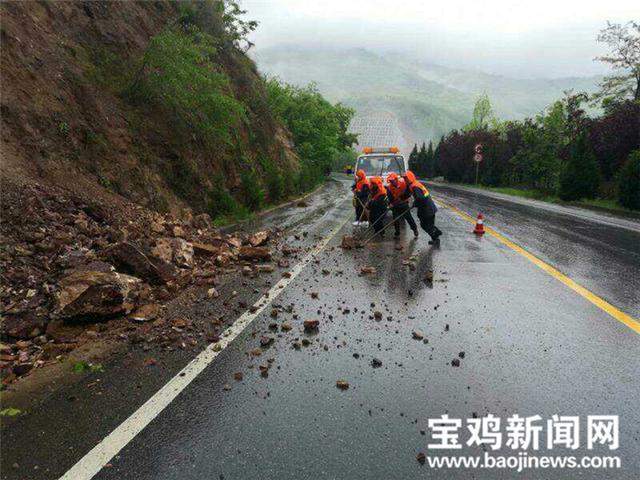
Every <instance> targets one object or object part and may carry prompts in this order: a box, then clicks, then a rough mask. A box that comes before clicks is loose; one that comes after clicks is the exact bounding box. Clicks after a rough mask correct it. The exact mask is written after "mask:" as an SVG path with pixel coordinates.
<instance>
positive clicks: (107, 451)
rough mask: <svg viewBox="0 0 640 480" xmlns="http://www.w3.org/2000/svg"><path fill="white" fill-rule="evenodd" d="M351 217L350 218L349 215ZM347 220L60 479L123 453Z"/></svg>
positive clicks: (82, 479)
mask: <svg viewBox="0 0 640 480" xmlns="http://www.w3.org/2000/svg"><path fill="white" fill-rule="evenodd" d="M347 220H348V217H347ZM347 220H345V221H343V222H341V223H340V225H338V227H336V228H335V229H334V230H332V231H331V232H330V233H329V235H327V236H326V237H325V238H323V239H322V240H321V241H320V242H319V243H318V244H317V245H316V247H315V248H314V249H313V250H312V251H311V252H309V253H308V254H307V255H306V256H305V257H304V258H303V259H302V260H301V261H300V262H299V263H298V264H296V265H295V266H294V267H293V269H291V276H290V277H289V278H285V277H283V278H281V279H280V281H279V282H278V283H276V284H275V285H274V286H273V287H271V289H270V290H269V291H268V292H267V293H265V294H264V295H263V296H262V297H260V299H259V300H258V301H257V302H256V303H255V304H254V307H256V308H257V310H256V311H255V312H253V313H251V312H250V311H248V310H247V311H246V312H245V313H244V314H242V315H241V316H240V317H239V318H238V319H237V320H236V321H235V322H234V323H233V325H231V326H230V327H229V328H228V329H227V330H225V331H224V332H223V334H222V335H221V338H220V341H219V342H218V343H215V344H213V343H212V344H210V345H209V346H207V348H205V349H204V350H203V351H202V352H200V353H199V354H198V356H197V357H195V358H194V359H193V360H191V362H189V364H188V365H187V366H186V367H184V368H183V369H182V370H181V371H180V372H178V374H177V375H176V376H175V377H173V378H172V379H171V380H169V382H167V383H166V384H165V385H164V386H163V387H162V388H161V389H160V390H158V391H157V392H156V393H155V395H153V396H152V397H151V398H150V399H149V400H147V401H146V402H145V403H144V404H143V405H142V406H141V407H140V408H138V410H136V411H135V412H134V413H133V414H132V415H131V416H130V417H129V418H127V419H126V420H125V421H124V422H123V423H121V424H120V425H119V426H118V427H117V428H116V429H115V430H114V431H112V432H111V433H110V434H109V435H107V436H106V437H105V438H104V439H103V440H102V441H101V442H100V443H99V444H98V445H96V446H95V447H94V448H93V449H92V450H91V451H89V452H88V453H87V454H86V455H85V456H84V457H82V458H81V459H80V460H79V461H78V463H76V464H75V465H74V466H73V467H71V469H70V470H69V471H67V473H65V474H64V475H63V476H62V477H60V480H89V479H91V478H93V477H94V475H96V474H97V473H98V472H99V471H100V470H101V469H102V468H103V467H104V466H105V465H106V464H107V463H109V461H110V460H111V459H112V458H113V457H114V456H115V455H117V454H118V452H120V450H122V449H123V448H124V447H125V446H126V445H127V444H128V443H129V442H130V441H131V440H133V438H134V437H135V436H136V435H137V434H138V433H140V432H141V431H142V430H143V429H144V428H145V427H146V426H147V425H148V424H149V423H150V422H151V421H152V420H153V419H154V418H156V417H157V416H158V415H159V414H160V413H161V412H162V411H163V410H164V409H165V408H166V407H167V406H168V405H169V404H170V403H171V402H172V401H173V399H174V398H176V397H177V396H178V395H179V394H180V392H182V391H183V390H184V389H185V388H186V387H187V386H188V385H189V384H190V383H191V382H192V381H193V380H194V379H195V378H196V377H197V376H198V374H200V372H202V371H203V370H204V369H205V368H206V367H207V366H208V365H209V364H210V363H211V362H213V361H214V360H215V359H216V357H217V356H218V355H219V354H220V352H221V351H222V350H224V348H225V347H227V346H228V345H229V344H230V343H231V342H232V341H233V340H234V339H235V338H236V337H237V336H238V335H240V333H242V331H243V330H244V329H245V328H247V327H248V326H249V325H250V324H251V322H252V321H253V320H254V319H255V318H256V317H257V316H258V315H260V313H261V312H262V311H263V310H264V309H265V308H266V307H267V306H268V305H269V304H270V303H271V302H273V301H274V300H275V299H276V298H277V297H278V296H279V295H280V294H281V293H282V292H283V291H284V289H285V287H286V286H287V285H289V284H290V283H291V282H293V280H294V279H295V278H296V277H297V276H298V275H299V274H300V272H302V270H303V269H304V267H306V266H307V265H308V264H309V262H311V260H313V258H314V257H315V256H316V255H318V254H319V253H320V252H321V251H322V249H323V248H324V247H326V246H327V244H328V243H329V242H330V241H331V239H332V238H333V237H334V236H335V235H336V234H337V233H338V232H339V231H340V229H341V228H342V227H343V226H344V224H345V223H346V222H347Z"/></svg>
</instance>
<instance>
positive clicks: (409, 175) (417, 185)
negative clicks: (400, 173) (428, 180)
mask: <svg viewBox="0 0 640 480" xmlns="http://www.w3.org/2000/svg"><path fill="white" fill-rule="evenodd" d="M405 176H406V177H407V180H408V181H409V188H410V189H411V191H412V192H413V190H414V189H416V188H419V189H420V190H422V193H424V196H425V197H426V196H427V195H429V190H427V187H425V186H424V185H422V184H421V183H420V182H419V181H418V180H417V179H416V176H415V174H414V173H413V172H412V171H411V170H407V173H406V175H405Z"/></svg>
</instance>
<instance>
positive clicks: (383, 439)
mask: <svg viewBox="0 0 640 480" xmlns="http://www.w3.org/2000/svg"><path fill="white" fill-rule="evenodd" d="M433 190H434V196H435V197H436V199H437V198H438V196H439V195H440V196H441V198H442V199H443V200H445V201H446V202H448V203H451V204H454V205H456V206H457V207H459V208H461V209H463V210H465V211H468V212H469V213H473V211H474V209H476V208H477V207H481V208H482V209H483V213H485V215H486V216H487V220H488V222H491V225H492V226H494V227H495V228H497V229H498V230H500V231H502V232H503V233H505V234H507V235H509V236H510V238H512V239H513V240H515V241H517V243H519V244H521V245H523V246H525V247H527V248H528V249H529V250H530V251H532V252H533V253H535V254H536V255H538V256H540V257H541V258H543V259H544V260H545V261H548V262H549V263H551V264H552V265H554V266H556V267H557V268H558V269H560V270H561V271H563V272H564V273H566V274H567V275H569V276H570V277H571V278H573V279H574V280H576V281H578V282H579V283H582V284H583V285H584V286H585V287H587V288H589V289H590V290H591V291H593V292H595V293H597V294H598V295H601V296H602V297H603V298H605V299H607V300H608V301H609V302H611V303H613V304H614V305H615V306H617V307H619V308H620V309H622V310H624V311H625V312H627V313H630V314H631V315H632V316H634V317H635V318H638V317H639V316H640V315H639V313H638V312H639V309H640V300H639V298H638V291H639V290H638V281H639V280H638V277H639V273H640V251H639V250H640V241H639V239H640V233H638V232H634V231H633V229H629V228H621V229H618V230H612V227H611V225H609V226H608V227H607V228H605V227H604V226H603V225H604V224H603V223H598V222H597V221H595V220H593V221H588V220H585V219H580V218H578V217H575V216H569V215H563V214H561V213H560V212H551V211H540V210H539V209H534V208H532V207H526V206H523V205H513V204H510V203H508V202H505V201H500V200H496V199H484V198H482V199H481V198H479V197H478V198H469V196H468V195H467V194H466V192H462V193H458V192H457V191H453V190H448V191H444V190H438V189H437V188H434V189H433ZM345 193H346V186H345ZM481 202H484V203H481ZM485 206H486V209H485ZM350 217H351V208H350V204H349V202H344V203H342V204H337V205H335V204H331V205H329V206H328V207H327V208H326V209H325V210H324V211H323V212H321V213H320V214H319V215H318V216H316V217H315V218H314V219H313V220H312V223H311V224H309V223H306V224H301V225H300V228H304V229H305V231H308V238H309V239H310V242H311V243H313V242H314V241H318V240H319V239H320V238H322V237H324V236H325V235H327V233H328V232H329V231H331V230H332V229H333V228H335V227H336V226H338V225H340V224H341V223H342V222H344V221H345V220H347V219H348V220H350V219H351V218H350ZM286 219H287V221H289V222H291V223H292V225H294V226H295V219H293V217H286ZM523 219H525V220H527V221H526V222H522V220H523ZM437 224H438V225H439V227H440V228H441V229H442V230H443V231H444V232H445V236H444V237H443V240H442V244H441V247H440V248H439V249H436V248H433V247H431V246H429V245H428V244H427V240H428V238H427V236H426V235H424V234H423V235H421V236H420V238H419V239H418V240H417V241H414V240H413V239H412V238H411V237H410V236H409V235H407V233H406V232H405V233H404V234H403V237H402V239H401V240H400V242H399V243H400V244H401V245H402V246H403V249H402V250H397V249H395V245H396V243H395V242H394V241H393V239H391V238H389V237H387V238H386V239H385V240H383V241H376V242H372V243H370V244H369V245H368V246H367V247H366V248H364V249H357V250H350V251H343V250H341V249H340V248H338V247H337V245H338V244H339V242H340V239H341V237H342V235H343V234H349V233H351V230H352V227H351V226H350V224H347V225H345V226H344V227H343V229H342V230H341V231H340V232H339V233H338V234H337V235H336V236H335V237H334V238H333V240H332V241H331V242H330V243H329V246H328V247H327V248H325V249H324V250H323V251H322V252H321V253H320V254H319V255H318V257H317V260H318V262H317V263H314V262H312V263H311V264H309V265H308V266H307V267H306V268H305V269H304V270H303V271H302V273H301V274H300V275H299V276H298V277H297V278H295V280H294V281H293V282H292V283H291V284H290V285H289V286H288V287H287V288H286V289H284V291H282V293H281V294H280V295H279V296H278V297H277V298H276V299H275V300H274V302H273V305H274V306H276V307H279V308H280V313H279V314H278V317H277V319H276V320H275V321H276V322H277V323H282V322H283V321H288V322H290V323H291V324H292V325H293V330H291V331H289V332H282V331H278V333H276V334H273V333H270V332H271V331H270V330H269V324H270V323H272V322H273V321H274V319H273V318H271V317H270V311H271V307H269V308H267V309H265V311H264V312H263V313H262V314H261V315H260V316H259V317H258V318H257V319H256V320H255V321H254V323H253V324H251V325H250V326H249V327H248V328H247V329H246V330H245V331H244V332H243V333H242V334H241V335H240V336H239V337H238V338H236V340H235V341H234V342H233V343H232V344H231V346H230V347H228V348H227V349H225V350H224V351H223V352H222V353H221V354H220V355H219V356H218V357H217V358H216V360H215V361H214V362H213V363H212V364H211V365H209V366H208V367H207V368H206V369H205V370H204V372H202V374H201V375H200V376H199V377H197V378H196V379H195V380H194V381H193V382H192V383H191V384H190V385H189V386H188V387H187V388H186V389H185V390H184V391H183V392H182V393H181V394H180V395H179V396H178V397H177V398H176V399H175V400H174V401H173V402H172V403H171V404H170V405H169V407H168V408H167V409H165V410H164V411H163V412H162V413H161V414H160V415H159V416H158V417H157V418H156V419H155V420H154V421H153V422H152V423H151V424H150V425H149V426H148V427H147V428H145V429H144V430H143V431H142V432H141V433H140V434H138V436H137V437H135V438H134V439H133V441H132V442H131V443H129V445H127V446H126V447H125V448H124V449H123V450H122V451H121V452H120V454H119V455H117V456H116V457H115V458H114V459H113V460H112V461H111V464H110V465H109V467H108V468H104V469H103V470H102V471H101V472H100V473H99V474H98V475H97V476H96V478H100V479H129V478H131V479H136V480H143V479H174V478H175V479H217V478H226V479H249V478H260V479H287V478H291V479H316V478H321V479H325V478H326V479H333V478H354V479H356V478H357V479H361V478H363V479H364V478H376V479H377V478H380V479H382V478H384V479H391V478H394V479H395V478H402V479H408V478H426V477H435V478H514V477H515V475H514V474H513V472H511V471H508V470H486V469H485V470H451V469H448V470H447V469H445V470H440V471H437V470H433V469H431V470H430V469H429V468H428V467H427V466H426V465H424V466H423V465H420V464H419V463H418V462H417V461H416V454H417V453H418V452H420V451H422V452H427V453H428V454H429V452H428V451H427V449H426V445H427V443H430V442H432V439H431V438H430V432H429V429H428V428H427V420H428V419H429V418H437V417H440V416H441V415H443V414H448V415H449V416H450V417H453V418H461V419H462V420H463V425H464V420H465V419H467V418H469V417H472V416H474V415H477V416H484V415H487V414H489V413H491V414H494V415H496V416H498V417H502V419H503V421H504V420H505V419H506V418H507V417H508V416H511V415H513V414H514V413H517V414H519V415H522V416H526V415H540V416H541V417H542V418H543V419H545V420H546V419H547V418H549V417H551V415H553V414H561V415H580V416H581V418H582V420H583V421H586V416H587V415H595V414H614V415H619V416H620V448H619V449H618V450H616V451H615V452H609V451H608V450H606V449H596V450H595V451H593V452H587V451H586V449H585V448H584V444H585V443H586V438H585V436H584V434H583V436H582V438H581V440H582V445H581V447H580V448H579V449H578V450H577V451H570V450H565V449H554V450H553V451H548V450H546V449H544V448H543V449H542V450H541V451H540V452H539V453H540V454H546V455H558V454H560V455H577V456H580V455H583V454H589V453H591V454H601V455H612V454H613V455H617V456H620V458H621V460H622V468H621V469H620V470H608V471H606V472H605V474H604V476H606V478H621V479H632V478H633V479H635V478H637V472H638V471H640V458H639V456H638V453H640V413H638V411H637V408H636V406H637V404H638V400H639V399H640V375H638V371H640V343H639V342H640V338H639V337H638V335H637V334H636V333H635V332H633V331H632V330H631V329H629V328H628V327H626V326H625V325H623V324H621V323H619V322H618V321H616V320H615V319H613V318H611V317H610V316H608V315H607V314H606V313H604V312H603V311H601V310H599V309H598V308H597V307H595V306H594V305H593V304H591V303H589V302H588V301H586V300H585V299H584V298H582V297H580V296H578V295H577V294H576V293H574V292H573V291H571V290H569V289H568V288H566V287H565V286H563V285H562V284H561V283H559V282H558V281H557V280H555V279H554V278H552V277H550V276H549V275H548V274H546V273H545V272H543V271H542V270H540V269H539V268H537V267H535V266H534V265H533V264H531V263H530V262H529V261H528V260H526V259H525V258H523V257H522V256H520V255H518V254H517V253H515V252H513V251H512V250H511V249H509V248H508V247H506V246H504V245H502V244H501V243H499V242H498V241H497V240H496V239H494V238H492V237H489V236H485V237H483V238H480V239H478V238H476V237H474V236H473V235H472V234H470V225H469V224H468V223H467V222H466V221H463V220H461V219H460V217H458V216H457V215H456V214H455V213H453V212H452V211H450V210H448V209H445V208H441V209H440V212H439V214H438V219H437ZM541 224H544V229H543V231H538V230H539V229H540V225H541ZM412 256H413V262H412V263H413V264H414V266H415V268H411V267H409V266H403V265H402V261H403V260H404V259H407V258H409V257H412ZM363 266H375V267H376V268H377V274H376V275H364V276H360V275H357V273H356V272H358V271H359V270H360V268H361V267H363ZM323 270H325V272H323ZM429 270H431V271H433V282H432V283H430V282H425V280H424V279H425V275H426V273H427V271H429ZM312 292H314V293H317V298H312V295H311V293H312ZM375 311H379V312H381V313H382V318H380V319H379V318H375V315H374V312H375ZM305 319H318V320H320V328H319V331H318V332H317V333H315V334H306V333H304V332H303V331H302V321H303V320H305ZM415 329H419V330H421V331H422V332H424V334H425V337H426V339H427V342H424V341H418V340H415V339H413V338H412V331H413V330H415ZM262 334H271V335H274V336H275V342H274V343H273V344H272V345H271V346H270V347H269V348H267V349H265V351H264V352H263V354H262V355H261V356H259V357H253V356H251V355H250V354H249V352H250V351H251V350H254V349H255V348H256V347H258V346H259V337H260V335H262ZM302 339H307V340H308V341H309V342H310V344H309V345H308V346H302V347H301V348H300V349H295V348H293V346H292V342H294V341H301V340H302ZM460 352H464V358H462V359H461V360H460V367H453V366H452V365H451V360H452V359H454V358H460V355H459V354H460ZM373 358H376V359H379V360H380V361H381V362H382V366H380V367H379V368H373V367H372V365H371V361H372V359H373ZM269 360H271V367H270V369H269V373H268V377H266V378H265V377H262V376H261V375H260V372H259V369H258V366H259V365H262V364H265V363H268V361H269ZM236 372H242V373H243V380H241V381H236V380H234V373H236ZM338 379H344V380H347V381H348V382H349V384H350V387H349V389H348V390H346V391H342V390H339V389H337V388H336V380H338ZM225 384H228V385H229V386H230V387H231V388H230V390H225V389H224V385H225ZM123 402H124V398H123ZM78 422H80V423H84V424H85V425H86V428H87V430H88V429H90V424H91V419H87V418H84V419H80V418H79V419H78ZM460 433H461V438H462V442H464V441H465V440H466V438H467V435H466V431H465V430H464V428H463V429H461V430H460ZM68 442H69V446H70V448H74V449H75V450H74V451H75V453H74V454H73V456H75V457H76V458H77V459H79V458H80V456H81V455H82V454H83V453H84V452H86V451H88V450H89V449H90V448H91V447H92V446H93V444H95V442H92V441H90V442H87V444H84V443H83V442H82V439H81V438H80V439H79V438H73V439H72V438H69V439H68ZM543 443H544V441H543ZM444 452H447V451H444ZM449 452H450V453H451V454H453V455H477V454H481V453H482V450H480V449H479V448H478V447H466V446H465V447H464V448H463V449H462V450H459V451H449ZM495 453H496V454H502V455H508V454H513V453H512V452H511V451H510V450H509V449H505V448H503V449H502V450H500V451H499V452H495ZM534 453H535V452H533V451H532V450H530V451H529V454H534ZM50 461H55V460H53V459H52V460H50ZM69 466H70V465H69ZM58 470H59V469H58ZM52 471H57V470H56V468H55V467H53V468H52ZM575 472H576V473H574V472H569V471H567V470H562V471H557V470H533V471H529V472H528V473H527V474H526V476H525V477H523V478H577V477H579V478H603V471H602V470H600V471H598V470H581V471H579V472H577V471H575ZM578 473H579V475H578ZM23 478H30V476H29V475H25V476H23Z"/></svg>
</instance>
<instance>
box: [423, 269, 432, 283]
mask: <svg viewBox="0 0 640 480" xmlns="http://www.w3.org/2000/svg"><path fill="white" fill-rule="evenodd" d="M424 281H425V282H427V283H433V270H427V272H426V273H425V274H424Z"/></svg>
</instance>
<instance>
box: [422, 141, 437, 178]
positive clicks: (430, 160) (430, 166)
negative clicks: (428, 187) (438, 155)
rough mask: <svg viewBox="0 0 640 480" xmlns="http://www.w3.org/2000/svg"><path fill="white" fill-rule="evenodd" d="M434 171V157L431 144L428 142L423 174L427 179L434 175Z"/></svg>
mask: <svg viewBox="0 0 640 480" xmlns="http://www.w3.org/2000/svg"><path fill="white" fill-rule="evenodd" d="M434 170H435V155H434V153H433V142H432V141H431V140H429V148H427V162H426V165H425V174H424V176H425V177H427V178H431V177H433V176H435V175H434Z"/></svg>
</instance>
